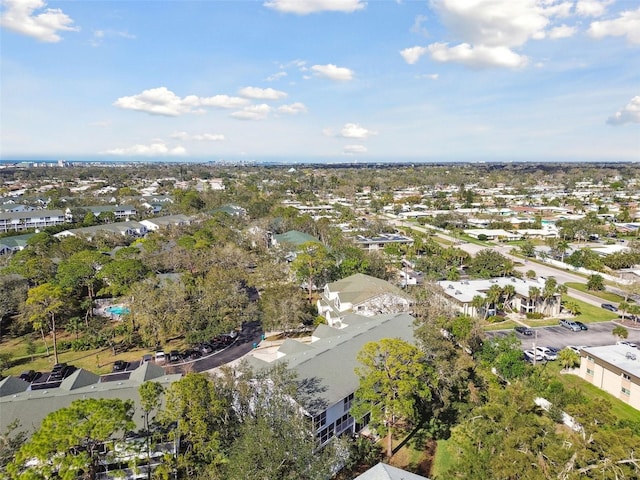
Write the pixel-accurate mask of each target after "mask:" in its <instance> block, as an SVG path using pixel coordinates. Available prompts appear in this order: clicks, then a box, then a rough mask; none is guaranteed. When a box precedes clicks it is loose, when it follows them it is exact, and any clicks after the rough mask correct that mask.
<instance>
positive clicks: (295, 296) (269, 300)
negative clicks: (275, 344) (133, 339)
mask: <svg viewBox="0 0 640 480" xmlns="http://www.w3.org/2000/svg"><path fill="white" fill-rule="evenodd" d="M307 305H308V304H307V302H306V301H305V298H304V292H302V291H301V290H300V288H298V287H296V286H295V285H291V284H287V283H283V284H279V285H273V286H270V287H267V288H266V289H265V290H264V291H263V292H262V293H261V294H260V309H261V310H262V326H263V328H264V330H265V331H267V330H282V331H284V332H287V331H289V330H292V329H294V328H297V327H299V326H300V325H301V324H302V323H303V322H304V321H305V320H308V319H309V317H310V315H309V313H308V312H307V311H306V306H307Z"/></svg>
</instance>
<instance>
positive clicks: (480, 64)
mask: <svg viewBox="0 0 640 480" xmlns="http://www.w3.org/2000/svg"><path fill="white" fill-rule="evenodd" d="M429 52H430V53H431V58H432V59H433V60H435V61H436V62H442V63H447V62H455V63H462V64H463V65H467V66H468V67H473V68H484V67H506V68H519V67H524V66H525V65H526V64H527V63H528V59H527V57H525V56H523V55H518V54H517V53H515V52H514V51H513V50H510V49H509V48H507V47H501V46H497V47H489V46H486V45H476V46H475V47H473V46H471V45H469V44H468V43H461V44H460V45H456V46H455V47H449V46H448V45H447V44H446V43H432V44H431V45H429Z"/></svg>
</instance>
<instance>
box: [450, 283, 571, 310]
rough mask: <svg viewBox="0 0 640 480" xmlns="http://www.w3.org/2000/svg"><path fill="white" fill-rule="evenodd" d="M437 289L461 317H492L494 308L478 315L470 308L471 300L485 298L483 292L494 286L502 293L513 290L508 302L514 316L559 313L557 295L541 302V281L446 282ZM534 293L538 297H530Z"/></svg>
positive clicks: (558, 296)
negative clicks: (482, 315) (514, 313)
mask: <svg viewBox="0 0 640 480" xmlns="http://www.w3.org/2000/svg"><path fill="white" fill-rule="evenodd" d="M438 285H440V287H442V290H443V292H444V295H445V298H446V299H447V300H448V301H449V303H450V304H451V305H452V307H453V308H455V309H456V310H457V311H459V312H460V313H461V314H463V315H469V316H472V317H474V316H479V315H481V314H484V313H488V314H489V315H493V314H495V313H496V305H494V304H492V305H489V306H488V310H489V311H488V312H484V311H482V310H483V309H484V308H485V307H482V308H480V309H478V308H476V307H475V306H474V305H473V298H474V297H476V296H480V297H483V298H485V297H486V294H487V292H488V291H489V289H490V288H491V287H493V286H494V285H496V286H498V287H499V288H500V289H502V290H504V289H505V287H513V289H514V295H513V296H512V297H511V298H510V299H509V303H510V309H511V311H514V312H518V313H523V314H526V313H531V312H540V313H544V314H545V315H547V316H554V315H558V314H559V313H560V303H561V295H560V294H559V293H556V294H555V295H553V297H552V298H548V299H546V300H545V299H543V298H542V297H541V295H540V294H541V293H542V291H543V289H544V285H545V281H544V280H543V279H542V278H540V279H537V280H527V279H522V278H516V277H498V278H492V279H489V280H462V281H456V282H453V281H449V280H441V281H439V282H438ZM531 289H537V291H538V293H539V295H537V296H535V295H534V296H532V295H531V294H532V293H533V292H534V290H531Z"/></svg>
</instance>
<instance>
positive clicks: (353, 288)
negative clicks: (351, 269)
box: [328, 273, 409, 305]
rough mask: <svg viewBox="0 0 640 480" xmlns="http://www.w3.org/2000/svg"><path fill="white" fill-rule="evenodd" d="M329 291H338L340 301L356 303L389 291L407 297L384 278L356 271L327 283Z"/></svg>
mask: <svg viewBox="0 0 640 480" xmlns="http://www.w3.org/2000/svg"><path fill="white" fill-rule="evenodd" d="M328 288H329V291H330V292H338V293H339V295H340V301H341V302H342V303H351V304H352V305H358V304H360V303H362V302H364V301H366V300H369V299H371V298H375V297H377V296H378V295H384V294H387V293H391V294H393V295H397V296H399V297H402V298H409V297H408V296H407V295H406V294H405V293H404V292H403V291H402V290H401V289H400V288H398V287H396V286H395V285H392V284H391V283H389V282H387V281H386V280H382V279H380V278H376V277H371V276H369V275H365V274H364V273H356V274H355V275H351V276H350V277H347V278H343V279H342V280H338V281H337V282H333V283H329V284H328Z"/></svg>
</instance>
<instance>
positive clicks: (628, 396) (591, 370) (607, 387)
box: [580, 345, 640, 410]
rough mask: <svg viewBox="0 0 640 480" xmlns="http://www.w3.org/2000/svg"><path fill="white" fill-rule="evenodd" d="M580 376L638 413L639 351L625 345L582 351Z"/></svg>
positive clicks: (639, 385) (588, 348)
mask: <svg viewBox="0 0 640 480" xmlns="http://www.w3.org/2000/svg"><path fill="white" fill-rule="evenodd" d="M580 376H581V377H582V378H583V379H585V380H586V381H587V382H589V383H591V384H593V385H595V386H596V387H598V388H601V389H602V390H604V391H605V392H609V393H610V394H611V395H613V396H614V397H616V398H618V399H620V400H622V401H623V402H625V403H628V404H629V405H631V406H632V407H634V408H636V409H638V410H640V350H638V349H637V348H633V347H631V346H629V345H605V346H604V347H586V348H583V349H582V350H581V351H580Z"/></svg>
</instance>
